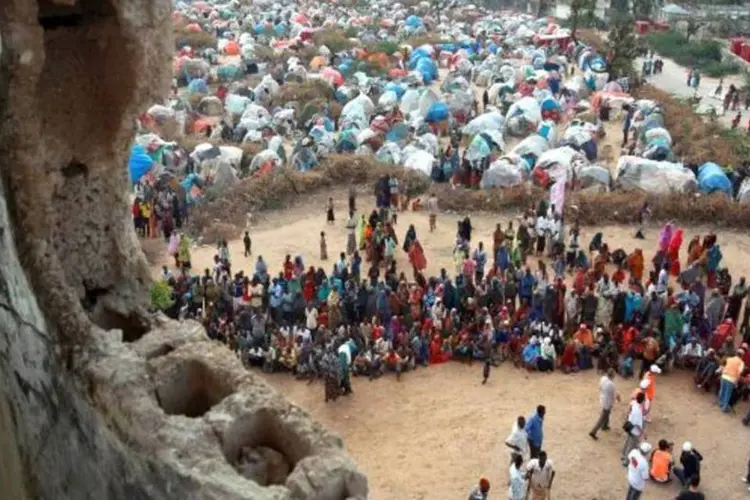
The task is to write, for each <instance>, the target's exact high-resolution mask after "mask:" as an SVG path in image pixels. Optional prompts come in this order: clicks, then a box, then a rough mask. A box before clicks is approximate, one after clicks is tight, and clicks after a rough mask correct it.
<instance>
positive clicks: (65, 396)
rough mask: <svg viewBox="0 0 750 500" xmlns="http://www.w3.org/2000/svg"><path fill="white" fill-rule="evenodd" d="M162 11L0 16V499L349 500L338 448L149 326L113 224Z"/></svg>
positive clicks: (122, 222)
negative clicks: (0, 453) (0, 454)
mask: <svg viewBox="0 0 750 500" xmlns="http://www.w3.org/2000/svg"><path fill="white" fill-rule="evenodd" d="M170 13H171V2H169V1H168V0H39V1H38V2H36V1H31V0H8V1H7V2H4V3H3V7H2V15H1V16H0V40H2V50H1V51H0V113H2V116H1V117H0V118H1V119H0V169H2V170H1V172H2V178H1V180H2V183H1V185H0V329H1V330H2V332H3V333H2V335H0V445H1V446H2V449H3V459H2V460H0V464H1V465H0V484H2V485H3V493H4V496H5V495H6V494H9V495H10V496H9V497H8V498H14V499H16V498H18V499H20V498H41V499H58V498H81V499H85V498H107V499H129V500H132V499H151V498H154V499H157V498H159V499H160V498H185V499H198V498H209V499H213V498H216V499H219V498H221V499H227V498H248V499H250V498H252V499H254V500H266V499H298V498H299V499H302V498H305V499H321V500H324V499H325V500H327V499H332V500H333V499H336V500H338V499H345V498H365V497H366V495H367V482H366V478H365V477H364V476H363V475H362V474H361V473H360V472H358V471H357V468H356V465H355V464H354V463H353V462H352V460H351V459H350V458H349V457H348V456H347V455H346V453H345V452H344V450H343V447H342V444H341V441H340V439H339V438H338V437H336V436H335V435H333V434H331V433H330V432H328V431H327V430H325V429H324V428H322V427H321V426H320V425H318V424H315V423H314V422H312V421H311V420H310V418H309V416H308V415H307V414H306V413H305V412H304V411H302V410H301V409H299V408H297V407H295V406H293V405H290V404H289V403H288V402H286V401H285V400H284V399H283V398H282V397H281V396H280V395H279V394H278V393H276V392H275V391H274V390H272V389H271V388H270V387H268V386H267V385H266V384H265V383H263V382H262V381H260V380H258V379H257V378H256V377H254V376H253V375H251V374H249V373H248V372H247V371H245V370H244V369H243V367H242V366H241V364H240V363H239V361H238V360H237V358H236V357H235V355H234V354H233V353H231V352H229V351H228V350H227V349H226V348H224V347H223V346H221V345H217V344H214V343H212V342H211V341H209V340H207V338H206V336H205V333H204V332H203V331H202V329H201V327H200V326H199V325H197V324H191V323H183V324H178V323H173V322H169V321H166V320H162V319H154V318H151V317H150V316H149V315H148V314H147V312H146V309H145V302H144V301H145V299H146V298H147V296H148V294H147V289H148V285H149V273H148V268H147V265H146V262H145V259H144V258H143V255H142V252H141V250H140V248H139V245H138V242H137V239H136V237H135V235H134V232H133V230H132V225H131V222H130V217H129V212H128V207H127V205H128V195H127V187H128V186H127V178H126V172H125V169H124V165H125V164H126V159H127V153H128V146H129V143H130V141H131V139H132V134H133V131H134V123H133V117H134V116H136V114H137V113H138V112H140V111H142V110H144V109H145V108H146V107H147V104H148V103H150V102H153V98H155V97H156V96H158V95H162V94H163V93H165V92H166V89H167V84H168V80H169V77H170V74H169V72H170V67H171V65H170V64H169V62H170V56H171V52H172V46H171V41H170V40H169V35H170V33H171V31H172V28H171V20H170Z"/></svg>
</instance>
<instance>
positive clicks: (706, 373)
mask: <svg viewBox="0 0 750 500" xmlns="http://www.w3.org/2000/svg"><path fill="white" fill-rule="evenodd" d="M718 369H719V358H718V357H717V356H716V351H714V350H713V349H710V348H709V349H708V350H707V351H706V355H705V356H703V357H702V358H701V359H700V360H699V361H698V363H697V365H696V366H695V378H694V380H695V385H696V387H698V389H703V390H705V391H706V392H710V391H711V388H712V387H713V386H714V385H716V384H717V383H718V381H719V375H718V374H717V372H716V371H717V370H718Z"/></svg>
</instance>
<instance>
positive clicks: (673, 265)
mask: <svg viewBox="0 0 750 500" xmlns="http://www.w3.org/2000/svg"><path fill="white" fill-rule="evenodd" d="M680 247H682V229H678V230H676V231H675V232H674V234H673V235H672V237H671V238H670V240H669V247H668V248H667V261H668V262H669V274H670V275H672V276H678V275H679V274H680Z"/></svg>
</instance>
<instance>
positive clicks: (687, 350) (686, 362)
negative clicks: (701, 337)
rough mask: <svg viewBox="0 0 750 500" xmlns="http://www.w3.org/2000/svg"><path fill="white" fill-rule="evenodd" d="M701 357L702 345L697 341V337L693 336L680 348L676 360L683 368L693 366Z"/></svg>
mask: <svg viewBox="0 0 750 500" xmlns="http://www.w3.org/2000/svg"><path fill="white" fill-rule="evenodd" d="M701 358H703V346H702V345H701V344H700V343H699V342H698V337H695V336H694V337H692V338H691V339H690V342H688V343H687V344H685V345H683V346H682V348H681V349H680V352H679V354H678V356H677V362H678V364H679V365H680V366H682V367H683V368H695V367H696V366H697V365H698V362H699V361H700V360H701Z"/></svg>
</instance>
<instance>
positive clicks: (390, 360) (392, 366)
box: [383, 347, 404, 380]
mask: <svg viewBox="0 0 750 500" xmlns="http://www.w3.org/2000/svg"><path fill="white" fill-rule="evenodd" d="M383 363H384V365H385V369H386V370H389V371H394V372H396V380H401V372H402V370H403V368H404V367H403V363H402V360H401V356H399V355H398V353H397V352H396V350H395V349H393V348H392V347H391V349H390V350H389V351H388V354H386V355H385V357H384V358H383Z"/></svg>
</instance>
